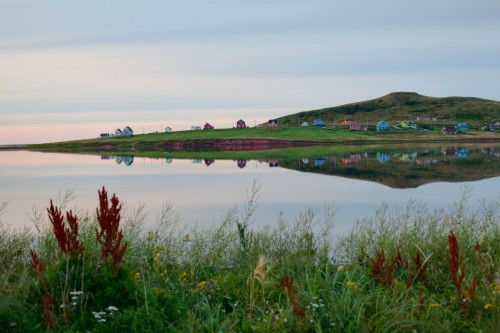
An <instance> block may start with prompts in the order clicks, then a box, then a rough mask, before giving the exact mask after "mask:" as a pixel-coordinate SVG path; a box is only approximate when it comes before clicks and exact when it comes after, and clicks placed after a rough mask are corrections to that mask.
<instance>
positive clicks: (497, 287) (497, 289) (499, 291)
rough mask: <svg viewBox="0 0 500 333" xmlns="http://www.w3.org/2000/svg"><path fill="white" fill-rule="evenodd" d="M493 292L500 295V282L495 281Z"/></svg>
mask: <svg viewBox="0 0 500 333" xmlns="http://www.w3.org/2000/svg"><path fill="white" fill-rule="evenodd" d="M493 294H496V295H500V284H498V283H495V282H493Z"/></svg>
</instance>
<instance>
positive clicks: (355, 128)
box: [349, 121, 361, 131]
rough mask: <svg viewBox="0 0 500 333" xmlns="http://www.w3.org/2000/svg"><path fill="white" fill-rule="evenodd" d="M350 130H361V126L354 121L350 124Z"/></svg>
mask: <svg viewBox="0 0 500 333" xmlns="http://www.w3.org/2000/svg"><path fill="white" fill-rule="evenodd" d="M349 131H361V126H360V125H359V124H358V123H357V122H355V121H353V122H351V124H350V125H349Z"/></svg>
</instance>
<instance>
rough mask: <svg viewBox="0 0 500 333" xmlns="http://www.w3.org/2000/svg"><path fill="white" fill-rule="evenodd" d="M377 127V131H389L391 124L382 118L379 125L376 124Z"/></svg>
mask: <svg viewBox="0 0 500 333" xmlns="http://www.w3.org/2000/svg"><path fill="white" fill-rule="evenodd" d="M375 129H376V130H377V131H388V130H390V129H391V125H389V123H388V122H387V121H385V120H381V121H379V122H378V123H377V125H376V126H375Z"/></svg>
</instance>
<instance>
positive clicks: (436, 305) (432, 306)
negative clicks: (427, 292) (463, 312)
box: [429, 303, 443, 309]
mask: <svg viewBox="0 0 500 333" xmlns="http://www.w3.org/2000/svg"><path fill="white" fill-rule="evenodd" d="M429 307H430V308H431V309H435V308H442V307H443V306H442V305H441V304H438V303H431V304H430V305H429Z"/></svg>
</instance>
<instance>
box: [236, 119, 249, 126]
mask: <svg viewBox="0 0 500 333" xmlns="http://www.w3.org/2000/svg"><path fill="white" fill-rule="evenodd" d="M246 127H247V125H246V124H245V121H244V120H241V119H240V120H238V121H237V122H236V128H246Z"/></svg>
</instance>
